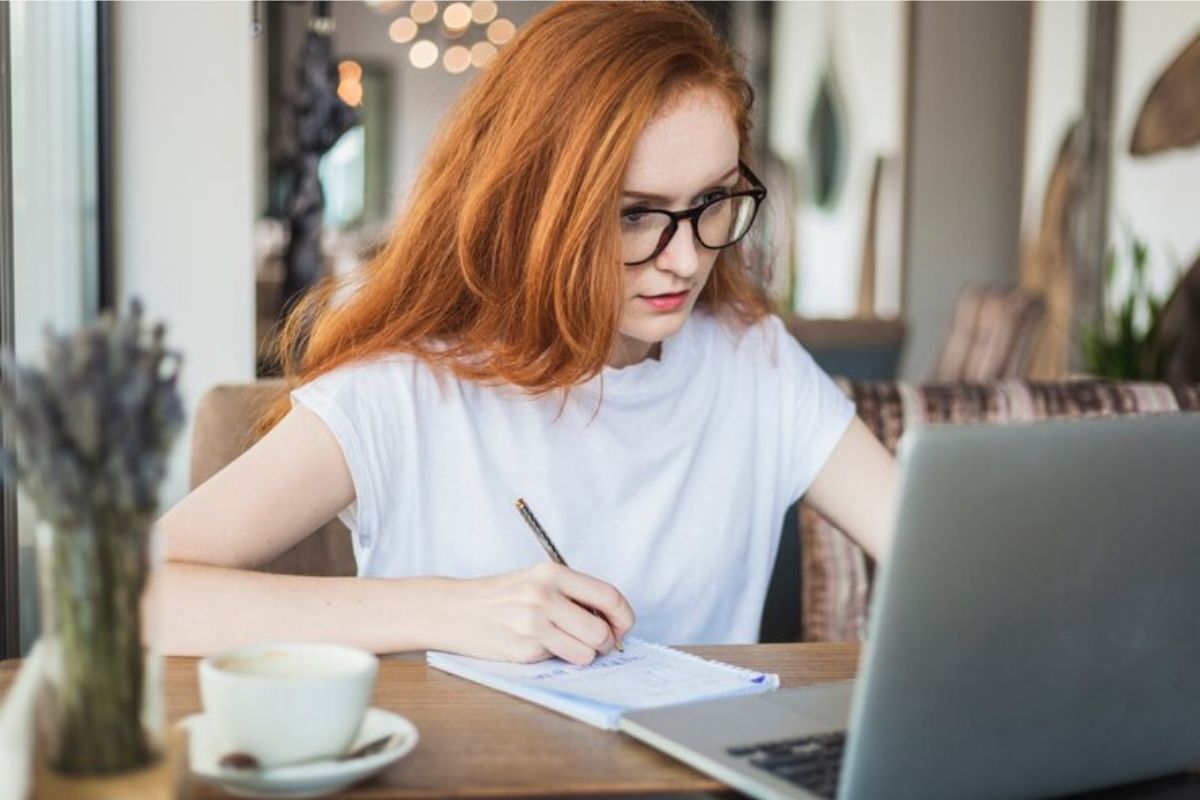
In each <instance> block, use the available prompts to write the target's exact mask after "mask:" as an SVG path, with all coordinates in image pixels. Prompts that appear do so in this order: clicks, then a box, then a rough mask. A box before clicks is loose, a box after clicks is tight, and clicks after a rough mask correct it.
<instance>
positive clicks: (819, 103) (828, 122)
mask: <svg viewBox="0 0 1200 800" xmlns="http://www.w3.org/2000/svg"><path fill="white" fill-rule="evenodd" d="M845 128H846V122H845V103H844V101H843V99H842V95H841V89H840V88H839V86H838V81H837V75H836V74H835V72H834V66H833V57H832V55H830V56H829V57H828V58H827V60H826V63H825V67H824V69H822V70H821V77H820V78H819V79H818V81H817V91H816V94H815V95H814V97H813V104H812V110H811V111H810V112H809V116H808V142H807V145H808V147H807V149H808V175H809V196H810V197H811V198H812V201H813V203H814V204H815V205H816V206H817V207H819V208H824V209H833V208H834V206H836V205H837V199H838V195H839V193H840V191H841V188H842V182H843V181H844V179H845V172H846V130H845Z"/></svg>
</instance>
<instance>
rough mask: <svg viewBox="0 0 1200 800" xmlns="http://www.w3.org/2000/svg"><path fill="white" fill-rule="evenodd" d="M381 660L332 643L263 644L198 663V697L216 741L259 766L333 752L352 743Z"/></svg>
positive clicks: (272, 765) (309, 759)
mask: <svg viewBox="0 0 1200 800" xmlns="http://www.w3.org/2000/svg"><path fill="white" fill-rule="evenodd" d="M378 670H379V662H378V660H377V659H376V658H375V656H374V655H372V654H371V653H368V652H366V651H364V650H359V649H357V648H353V647H345V646H343V645H335V644H318V643H310V644H309V643H295V644H261V645H252V646H249V647H241V648H238V649H235V650H230V651H227V652H224V653H219V654H217V655H213V656H209V657H208V658H205V659H204V660H202V661H201V662H200V697H201V701H202V702H203V704H204V713H205V717H206V718H207V719H208V722H209V729H210V731H211V732H212V735H213V737H214V738H215V740H216V743H217V744H218V745H219V746H220V747H221V748H222V752H224V753H226V754H233V753H238V754H243V755H249V756H252V757H253V758H254V760H255V761H257V762H258V764H259V766H262V767H276V766H283V765H286V764H295V763H299V762H303V761H313V760H317V759H322V758H329V757H336V756H338V755H341V754H342V753H343V752H345V750H346V748H347V747H349V745H350V744H351V742H353V741H354V737H355V735H356V734H357V733H358V730H359V728H360V727H361V725H362V720H363V716H364V715H365V714H366V711H367V708H368V706H369V705H370V702H371V695H372V692H373V691H374V686H375V675H376V673H377V672H378Z"/></svg>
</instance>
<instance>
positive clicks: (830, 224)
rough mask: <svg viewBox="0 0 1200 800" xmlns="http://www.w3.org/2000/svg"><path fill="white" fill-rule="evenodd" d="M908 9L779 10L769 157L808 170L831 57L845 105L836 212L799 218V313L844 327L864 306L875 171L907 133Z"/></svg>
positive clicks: (878, 5)
mask: <svg viewBox="0 0 1200 800" xmlns="http://www.w3.org/2000/svg"><path fill="white" fill-rule="evenodd" d="M905 13H906V12H905V6H904V5H903V4H901V3H893V2H864V3H829V2H824V3H778V4H776V7H775V19H774V30H773V42H772V53H773V58H774V63H773V65H772V73H771V96H770V97H769V98H768V100H769V102H770V104H771V113H770V120H771V122H770V131H769V136H768V141H769V143H770V145H771V148H772V150H774V151H775V152H776V153H777V154H779V155H780V156H782V157H784V158H785V159H787V160H788V161H790V162H793V163H795V164H796V165H797V167H798V168H799V169H800V170H803V169H804V167H805V165H804V163H803V162H804V160H805V140H806V135H807V130H808V119H809V114H810V112H811V108H812V103H813V97H814V95H815V92H816V87H817V81H818V79H819V78H820V75H821V71H822V68H823V66H824V65H825V63H826V57H827V54H831V58H832V62H833V64H834V72H835V74H836V76H837V80H838V83H839V85H840V87H841V93H842V97H843V99H844V101H845V112H846V132H847V134H848V137H847V152H848V156H847V158H848V161H847V172H846V175H845V179H844V183H843V188H842V192H841V195H840V198H839V199H838V201H837V204H836V206H835V207H834V208H833V209H832V210H829V211H826V210H821V209H817V208H814V207H811V206H809V207H807V208H801V209H798V213H797V220H796V225H797V251H796V264H795V269H796V272H797V279H798V284H797V293H796V300H797V302H796V307H795V310H796V311H797V312H799V313H801V314H804V315H806V316H813V317H844V316H850V315H852V314H853V313H854V311H855V309H856V307H857V303H858V283H859V280H858V279H859V266H860V261H861V258H862V241H863V229H864V226H865V224H866V212H867V198H868V195H869V192H870V185H871V170H872V168H873V165H874V158H875V156H876V155H877V154H894V155H899V153H900V149H901V146H902V138H903V137H902V134H903V124H904V58H905V56H904V49H905V48H904V45H905V35H906V29H905Z"/></svg>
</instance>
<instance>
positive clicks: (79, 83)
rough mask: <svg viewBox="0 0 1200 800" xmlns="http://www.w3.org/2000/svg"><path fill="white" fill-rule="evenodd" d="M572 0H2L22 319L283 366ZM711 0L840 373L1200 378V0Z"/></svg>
mask: <svg viewBox="0 0 1200 800" xmlns="http://www.w3.org/2000/svg"><path fill="white" fill-rule="evenodd" d="M548 5H549V3H544V2H509V1H508V0H500V1H499V2H489V0H479V1H478V2H473V3H461V2H455V3H448V2H438V3H434V2H394V1H389V0H371V1H368V0H361V1H360V0H343V2H336V3H313V2H271V3H258V2H208V1H207V0H204V1H196V2H181V3H180V2H158V1H157V0H150V1H149V2H124V1H120V2H95V0H81V1H80V2H71V3H36V2H24V0H17V1H14V2H10V3H7V4H3V5H0V47H3V59H4V61H5V62H6V63H7V69H6V70H0V76H2V81H3V83H2V85H0V122H3V125H0V170H2V172H0V179H2V180H0V225H2V227H0V238H2V242H3V247H2V248H0V289H2V293H0V319H2V320H3V325H2V326H0V334H2V335H3V338H4V341H3V344H4V345H6V346H13V347H15V349H16V351H17V354H18V356H19V357H20V358H25V359H29V358H33V357H35V356H36V355H38V353H39V351H40V344H41V330H42V328H43V326H44V325H46V324H47V323H49V324H50V325H52V326H54V327H55V328H57V329H60V330H65V329H69V328H71V327H73V326H75V325H77V324H78V323H79V322H81V321H82V320H85V319H88V318H90V317H92V316H94V315H95V314H96V313H98V312H99V311H100V310H101V309H104V308H109V307H125V306H127V304H128V302H129V299H130V298H132V297H135V296H136V297H140V298H142V299H143V300H144V302H145V304H146V306H147V309H148V312H149V315H150V316H151V317H152V318H155V319H163V320H165V321H166V322H167V324H168V326H169V339H170V341H171V342H172V343H173V344H174V346H176V347H178V348H179V349H180V350H181V351H182V352H183V353H184V355H185V359H186V360H185V368H184V377H183V390H184V393H185V398H186V399H187V401H188V403H189V407H190V408H191V407H194V406H195V404H196V402H197V400H198V399H199V398H200V397H201V395H203V394H204V393H205V392H206V391H207V390H209V389H210V388H211V387H213V386H214V385H217V384H222V383H244V382H248V381H253V380H255V379H256V378H259V377H265V376H269V375H270V374H271V373H272V371H273V364H272V362H271V359H270V358H268V357H267V355H266V350H265V343H266V342H267V341H268V339H269V337H270V334H271V331H272V329H273V326H274V325H275V324H276V322H277V320H278V318H279V315H280V311H281V308H283V306H284V305H285V304H286V303H287V302H288V300H289V299H290V298H293V297H295V296H296V295H297V294H298V293H300V292H303V291H304V289H305V288H306V287H307V286H309V285H311V283H312V281H314V280H315V279H317V278H319V277H320V276H322V275H325V274H337V273H343V272H346V271H350V270H353V269H354V268H355V267H356V266H358V265H359V264H360V263H362V261H363V259H364V258H365V257H367V256H368V255H369V254H370V253H371V251H372V248H373V247H375V246H376V245H377V244H378V243H379V241H380V239H381V237H383V236H384V235H385V234H386V231H387V229H388V227H389V225H390V224H391V223H392V221H393V220H394V218H395V217H396V215H397V214H398V213H399V212H400V211H401V209H402V207H403V204H404V201H405V197H406V194H407V192H408V190H409V187H410V186H411V184H412V182H413V179H414V176H415V174H416V172H417V170H418V168H419V165H420V163H421V160H422V155H423V153H424V151H425V149H426V147H427V145H428V143H429V142H430V139H431V137H432V136H433V135H434V134H435V133H436V132H437V130H438V125H439V121H440V119H441V117H442V115H443V114H444V112H445V111H446V109H447V108H448V107H449V106H450V104H451V103H453V101H454V100H455V98H456V97H457V96H458V95H459V94H460V93H461V92H462V90H463V88H464V87H465V86H466V85H468V83H469V82H470V81H471V80H472V78H473V76H475V75H476V74H478V72H479V70H481V69H486V68H487V63H488V61H489V60H490V59H491V58H492V57H493V56H494V55H495V53H496V52H498V51H499V50H500V49H502V48H503V47H504V46H505V45H506V43H507V42H508V41H509V40H510V39H511V38H512V37H513V35H514V34H515V33H516V32H519V31H520V29H521V27H522V26H523V25H525V24H526V23H527V22H528V21H529V19H530V18H532V17H533V16H534V15H536V14H537V13H538V12H539V11H540V10H542V9H543V8H545V7H547V6H548ZM695 5H696V7H697V8H699V9H700V10H701V11H702V12H703V13H705V14H706V15H708V16H709V17H710V18H711V19H712V20H713V22H714V24H715V25H716V26H717V27H718V29H719V30H720V31H721V32H722V33H723V34H724V35H725V36H726V37H728V38H729V40H730V41H731V42H732V43H733V44H734V45H735V46H736V47H737V49H738V50H740V51H741V52H742V53H743V54H744V55H745V57H746V64H747V71H748V74H749V75H750V76H751V78H752V81H753V83H754V85H755V88H756V93H757V98H758V100H757V104H756V109H755V112H756V115H757V123H756V125H757V129H756V141H755V148H756V152H755V155H754V163H755V165H756V171H757V172H758V173H759V174H760V175H762V176H763V177H764V179H765V180H766V182H767V184H768V186H769V188H770V192H771V195H770V208H769V213H768V215H767V218H766V224H764V225H762V227H761V229H760V233H761V234H762V236H763V237H764V239H765V240H767V241H768V243H769V252H770V253H771V254H772V258H773V262H774V264H773V265H774V277H773V282H772V292H773V295H774V298H775V302H776V305H777V309H778V313H780V314H781V315H782V316H784V317H785V319H786V320H787V321H788V324H789V327H790V328H791V330H792V331H793V332H794V333H795V335H796V336H797V337H798V338H799V339H800V340H801V342H803V343H804V344H805V345H806V346H807V347H808V348H809V349H810V350H811V351H812V352H813V353H814V355H815V356H816V357H817V358H818V360H819V361H820V362H821V363H822V364H823V365H824V366H825V367H826V369H828V370H829V371H830V372H831V373H833V374H835V375H839V376H845V377H850V378H855V379H859V380H895V379H904V380H910V381H922V380H933V381H963V380H971V381H992V380H1001V379H1007V378H1012V379H1040V380H1054V381H1059V380H1064V379H1069V378H1072V377H1077V376H1089V375H1091V376H1101V377H1111V378H1124V379H1144V380H1167V379H1170V380H1177V381H1197V380H1200V365H1198V364H1197V359H1198V358H1200V343H1198V342H1197V337H1200V333H1197V323H1196V319H1197V317H1200V286H1197V285H1196V284H1197V283H1198V282H1200V268H1198V267H1197V266H1196V265H1197V262H1198V258H1200V194H1198V192H1197V187H1198V186H1200V146H1197V143H1198V142H1200V2H1149V1H1143V2H1104V3H1099V2H1071V1H1069V0H1068V1H1066V2H1012V3H1010V2H937V3H924V2H920V3H903V2H857V3H837V2H830V3H821V2H811V3H801V2H795V3H793V2H737V3H734V2H711V3H696V4H695ZM1188 270H1191V272H1190V276H1191V277H1189V278H1185V277H1184V276H1185V275H1187V274H1189V273H1188ZM1189 286H1190V287H1191V288H1190V289H1189V288H1187V287H1189ZM1181 287H1183V288H1181ZM1189 298H1190V299H1189ZM1189 337H1190V338H1189ZM187 436H188V434H187V433H185V442H186V440H187ZM188 449H189V448H188V446H187V444H186V443H185V444H183V445H180V446H179V447H178V448H177V453H176V456H177V457H176V459H175V462H174V466H173V468H172V473H171V475H170V476H169V478H168V482H167V485H166V488H165V496H164V497H163V503H164V505H169V504H171V503H173V502H174V501H176V500H177V499H179V498H180V497H181V496H182V495H183V494H184V493H185V492H186V491H187V486H188V475H187V459H188ZM6 491H8V492H11V489H10V490H6ZM20 514H21V504H18V503H16V502H15V499H14V498H13V496H12V495H11V493H9V494H6V496H5V503H4V515H5V526H6V527H5V530H6V531H13V530H19V531H20V534H19V535H18V536H13V535H6V536H5V539H4V541H5V547H6V553H5V560H4V564H5V570H4V573H5V575H4V577H5V578H6V586H5V590H4V594H5V599H6V607H7V608H9V609H12V608H15V607H16V606H17V605H18V604H17V603H16V602H15V600H16V596H17V591H18V589H17V586H18V585H23V586H25V587H26V588H27V589H28V588H31V587H32V583H33V582H32V581H24V582H19V581H17V580H16V576H15V572H14V570H16V569H17V567H16V563H17V561H18V558H17V555H16V550H17V547H18V544H19V543H21V542H26V543H27V541H28V535H27V531H28V530H29V525H30V523H29V521H28V520H25V519H24V518H23V517H21V516H20ZM20 606H21V609H22V616H23V617H25V616H26V615H28V614H32V613H33V612H32V610H31V606H32V603H29V602H26V603H23V604H20ZM33 625H34V623H33V621H32V619H29V618H23V619H22V621H21V625H20V627H21V629H22V631H25V632H31V631H32V630H33V629H34V628H33ZM7 635H8V636H9V637H11V636H13V635H15V633H14V631H13V626H12V624H10V625H9V626H8V633H7Z"/></svg>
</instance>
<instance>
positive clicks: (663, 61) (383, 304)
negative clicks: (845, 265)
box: [260, 2, 769, 431]
mask: <svg viewBox="0 0 1200 800" xmlns="http://www.w3.org/2000/svg"><path fill="white" fill-rule="evenodd" d="M692 88H705V89H711V90H715V91H716V92H717V94H718V95H719V96H720V97H721V98H722V99H723V100H724V101H725V102H726V104H727V105H728V108H729V111H730V114H731V117H732V119H733V121H734V123H735V126H736V128H737V131H738V136H739V151H740V155H741V156H742V158H743V160H747V161H749V158H748V155H749V153H748V149H749V132H750V105H751V102H752V100H753V94H752V92H751V90H750V86H749V84H748V83H747V82H746V80H745V78H744V77H743V74H742V71H741V67H740V61H739V59H738V58H737V57H736V56H735V54H734V52H733V51H732V50H731V48H730V47H729V46H728V45H727V44H726V43H725V42H724V40H723V39H722V38H721V37H720V35H718V34H717V32H716V31H715V30H714V29H713V28H712V26H711V25H710V24H709V23H708V22H707V21H706V20H705V19H704V17H703V16H701V15H700V14H699V13H698V12H697V11H695V10H694V9H692V8H691V7H690V6H688V5H687V4H685V3H671V2H639V3H626V2H566V3H561V4H559V5H556V6H553V7H551V8H549V9H547V10H546V11H544V12H542V13H541V14H539V15H538V16H537V17H535V18H534V19H533V20H532V21H530V22H529V23H528V24H527V25H526V26H525V27H524V28H523V29H522V30H521V32H520V33H519V34H518V36H517V37H516V38H514V39H513V41H512V42H511V43H510V44H508V45H507V46H506V47H505V48H504V49H503V50H501V52H500V54H499V55H498V56H497V57H496V58H495V59H494V60H493V61H492V63H491V64H490V65H489V66H488V67H487V68H486V69H484V70H483V72H482V73H481V74H480V75H479V77H478V78H476V80H475V81H474V83H473V84H472V85H471V86H470V87H469V88H468V89H467V91H466V92H465V93H464V95H463V96H462V97H461V98H460V99H459V101H458V102H457V104H456V105H455V106H454V108H453V109H452V110H451V112H450V113H449V115H448V117H447V118H446V120H445V121H444V124H443V126H442V129H441V132H440V134H439V136H438V137H437V139H436V140H435V141H434V142H433V144H432V146H431V149H430V151H429V154H428V157H427V158H426V160H425V163H424V166H423V168H422V170H421V172H420V174H419V175H418V178H417V181H416V184H415V185H414V188H413V191H412V194H411V195H410V198H409V202H408V206H407V208H406V209H405V210H404V211H403V212H402V214H401V215H400V217H399V219H398V220H397V223H396V225H395V227H394V228H393V230H392V233H391V235H390V238H389V240H388V242H387V244H386V245H385V246H384V247H383V248H382V249H381V250H380V251H379V252H378V253H376V254H375V255H374V256H373V257H372V258H370V259H369V260H368V261H367V263H366V264H365V265H364V267H363V268H362V270H361V271H360V272H359V273H357V274H355V275H354V276H351V277H350V278H349V279H348V281H349V283H350V284H351V286H352V292H351V293H350V295H349V297H348V298H346V299H345V300H344V301H342V300H339V298H340V297H341V292H342V291H343V287H346V284H347V281H346V280H343V281H333V280H326V281H325V282H324V283H323V284H322V285H320V286H318V287H317V288H316V289H314V290H313V291H311V292H309V293H308V294H307V295H306V296H305V297H304V298H303V299H302V300H301V301H300V302H299V303H298V304H297V306H296V307H295V308H294V309H293V310H292V312H291V313H290V314H289V315H288V319H287V321H286V323H285V324H284V327H283V329H282V331H281V334H280V337H279V339H278V341H277V343H276V352H277V356H278V358H279V359H280V363H281V364H282V366H283V370H284V375H285V376H286V377H287V379H288V383H289V384H290V385H293V386H294V385H299V384H303V383H306V382H308V381H310V380H312V379H313V378H315V377H317V376H319V375H321V374H323V373H325V372H328V371H330V370H332V369H334V368H336V367H338V366H341V365H343V364H346V363H349V362H352V361H357V360H360V359H365V358H369V357H372V356H375V355H379V354H383V353H394V352H406V353H411V354H413V355H415V356H417V357H419V358H421V359H423V360H425V361H426V362H428V363H430V364H433V365H436V366H441V367H445V368H448V369H449V370H451V371H452V372H453V373H454V374H455V375H457V376H459V377H460V378H464V379H469V380H474V381H482V382H495V383H507V384H512V385H515V386H519V387H521V388H523V389H525V390H527V391H529V392H531V393H538V394H540V393H546V392H550V391H552V390H555V389H561V388H569V387H570V386H572V385H575V384H577V383H580V382H582V381H585V380H587V379H588V378H591V377H592V376H594V375H596V374H598V373H599V372H600V370H601V369H602V368H603V366H604V364H605V362H606V360H607V359H608V357H609V354H610V351H611V349H612V345H613V342H614V341H615V337H616V335H617V333H618V328H619V325H620V315H621V305H622V300H621V298H622V289H623V281H624V272H625V270H626V269H627V268H626V267H625V266H624V265H623V264H622V259H621V256H620V252H619V236H618V230H617V225H618V218H619V210H620V209H619V203H620V195H621V190H622V181H623V179H624V175H625V171H626V168H627V166H628V164H629V160H630V157H631V155H632V152H633V149H634V145H635V144H636V142H637V139H638V137H639V135H640V134H641V132H642V129H643V128H644V127H645V125H646V123H647V122H649V121H650V120H651V119H652V118H653V117H655V116H656V115H657V114H659V113H661V112H662V111H663V110H664V107H666V106H668V105H669V104H670V103H671V102H672V101H673V100H674V99H675V98H676V97H678V95H679V94H681V93H682V92H683V91H685V90H688V89H692ZM762 287H763V283H762V281H761V280H759V279H757V277H756V276H755V275H753V274H751V269H750V267H749V265H748V261H747V259H746V257H745V255H744V253H743V252H742V246H741V245H740V244H739V245H736V246H734V247H730V248H727V249H725V250H722V251H721V253H720V254H719V255H718V257H717V261H716V263H715V264H714V267H713V270H712V273H711V274H710V276H709V279H708V282H707V284H706V285H705V287H704V289H703V291H702V293H701V295H700V297H699V299H698V304H702V305H705V306H708V307H710V308H712V309H714V310H716V311H720V312H732V313H733V314H734V315H735V316H736V317H737V318H739V319H741V320H743V321H745V322H747V323H751V322H753V321H755V320H757V319H760V318H761V317H762V316H763V315H765V314H766V313H767V312H768V308H769V306H768V302H767V299H766V294H765V291H764V289H763V288H762ZM346 288H349V287H346ZM288 408H289V403H288V400H287V397H286V396H284V397H280V398H279V400H278V402H277V403H276V404H275V405H274V406H273V407H272V408H271V409H270V410H269V411H268V412H267V414H266V415H265V416H264V417H263V420H262V423H261V425H260V431H265V430H267V429H269V428H270V427H271V426H272V425H273V424H275V423H276V422H278V420H279V419H281V418H282V417H283V416H284V415H285V414H286V413H287V411H288Z"/></svg>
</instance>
